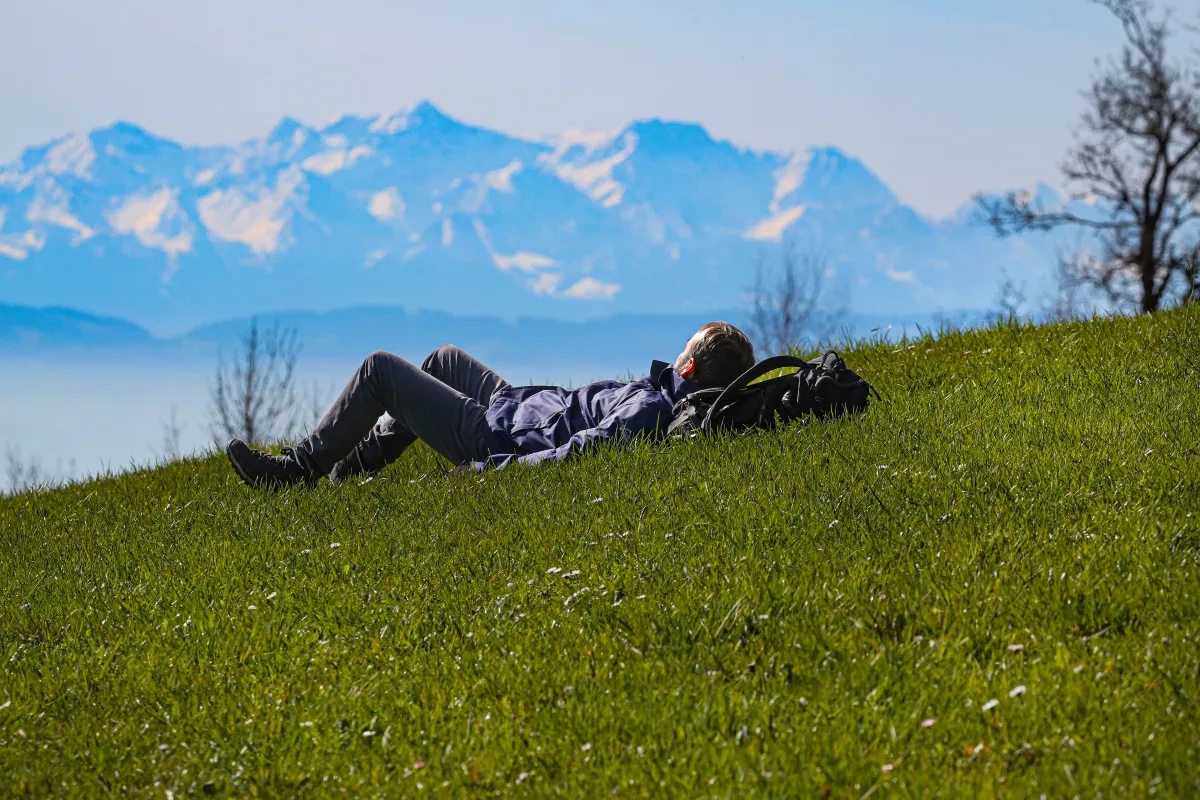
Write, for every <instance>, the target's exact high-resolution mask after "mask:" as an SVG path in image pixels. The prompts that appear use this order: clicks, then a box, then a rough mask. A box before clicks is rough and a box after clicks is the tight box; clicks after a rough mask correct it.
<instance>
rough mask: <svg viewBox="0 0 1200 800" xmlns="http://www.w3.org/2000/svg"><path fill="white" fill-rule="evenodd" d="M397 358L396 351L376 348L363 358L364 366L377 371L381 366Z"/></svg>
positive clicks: (369, 370) (370, 370)
mask: <svg viewBox="0 0 1200 800" xmlns="http://www.w3.org/2000/svg"><path fill="white" fill-rule="evenodd" d="M395 358H398V356H397V355H396V354H395V353H389V352H388V351H387V350H376V351H375V352H374V353H371V355H369V356H367V357H366V358H364V359H363V367H364V368H365V369H366V370H367V371H368V372H376V371H377V370H378V369H379V368H380V367H381V366H383V365H384V364H386V363H388V362H389V361H391V360H392V359H395Z"/></svg>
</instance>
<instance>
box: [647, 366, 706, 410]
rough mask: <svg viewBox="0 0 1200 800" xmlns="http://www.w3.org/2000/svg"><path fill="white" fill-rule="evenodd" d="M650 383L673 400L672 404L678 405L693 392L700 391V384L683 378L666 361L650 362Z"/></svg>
mask: <svg viewBox="0 0 1200 800" xmlns="http://www.w3.org/2000/svg"><path fill="white" fill-rule="evenodd" d="M649 380H650V383H651V385H653V386H654V388H656V389H658V390H660V391H662V392H663V393H664V394H666V395H667V396H668V397H670V398H671V402H672V403H678V402H679V401H680V400H682V399H683V398H684V397H686V396H687V395H689V394H691V393H692V392H698V391H700V384H698V383H696V382H695V381H693V380H690V379H688V378H685V377H683V376H681V375H680V374H679V373H678V372H676V371H675V368H674V367H672V366H671V365H670V364H668V363H667V362H665V361H651V362H650V378H649Z"/></svg>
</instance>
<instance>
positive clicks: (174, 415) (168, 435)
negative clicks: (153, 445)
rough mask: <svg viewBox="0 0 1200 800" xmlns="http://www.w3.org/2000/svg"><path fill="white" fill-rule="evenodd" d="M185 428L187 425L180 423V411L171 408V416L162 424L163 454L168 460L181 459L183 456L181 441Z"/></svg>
mask: <svg viewBox="0 0 1200 800" xmlns="http://www.w3.org/2000/svg"><path fill="white" fill-rule="evenodd" d="M185 427H187V423H183V422H180V421H179V409H177V408H175V407H174V406H171V416H170V417H168V418H167V419H166V420H164V421H163V423H162V432H163V439H162V452H163V456H164V457H165V458H166V459H168V460H171V459H175V458H179V457H180V456H181V455H182V454H183V452H182V451H183V448H182V446H181V444H180V440H181V439H182V437H183V429H184V428H185Z"/></svg>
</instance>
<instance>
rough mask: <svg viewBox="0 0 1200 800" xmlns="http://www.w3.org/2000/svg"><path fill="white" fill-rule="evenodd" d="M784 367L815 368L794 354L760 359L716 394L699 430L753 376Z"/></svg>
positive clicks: (706, 428) (704, 426) (705, 425)
mask: <svg viewBox="0 0 1200 800" xmlns="http://www.w3.org/2000/svg"><path fill="white" fill-rule="evenodd" d="M784 367H798V368H799V369H815V368H816V366H815V365H814V364H810V363H809V362H807V361H805V360H804V359H802V358H797V357H796V356H788V355H783V356H771V357H769V358H764V359H763V360H762V361H759V362H758V363H757V364H755V365H754V366H753V367H751V368H750V369H748V370H746V371H745V372H743V373H742V374H741V375H739V376H737V377H736V378H734V379H733V383H731V384H729V385H728V386H726V387H725V389H724V390H722V392H721V394H719V395H718V396H717V399H716V400H715V401H713V404H712V406H711V407H710V408H709V409H708V414H706V415H705V417H704V421H703V422H702V423H701V424H700V428H701V430H708V429H709V427H710V426H711V425H712V421H713V415H715V414H716V413H717V409H719V408H721V406H723V405H724V404H725V401H726V400H727V399H729V398H731V397H733V396H734V395H736V394H737V393H738V392H740V391H741V390H742V389H745V388H746V387H747V386H749V385H750V382H751V381H752V380H754V379H755V378H760V377H762V376H763V375H766V374H767V373H768V372H774V371H775V370H777V369H783V368H784Z"/></svg>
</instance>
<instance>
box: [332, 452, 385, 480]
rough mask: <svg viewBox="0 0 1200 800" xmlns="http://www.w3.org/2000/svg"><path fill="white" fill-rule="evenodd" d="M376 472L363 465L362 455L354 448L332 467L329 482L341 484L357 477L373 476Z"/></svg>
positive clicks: (376, 470) (374, 469)
mask: <svg viewBox="0 0 1200 800" xmlns="http://www.w3.org/2000/svg"><path fill="white" fill-rule="evenodd" d="M378 472H379V469H377V468H371V467H368V466H367V465H366V464H364V463H363V460H362V454H361V453H359V452H358V448H357V447H356V448H354V449H353V450H351V451H350V455H348V456H346V457H345V458H343V459H342V460H341V461H339V462H338V463H336V464H334V465H333V469H332V470H330V471H329V480H331V481H333V482H334V483H341V482H342V481H346V480H349V479H350V478H354V477H357V476H359V475H375V474H376V473H378Z"/></svg>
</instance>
